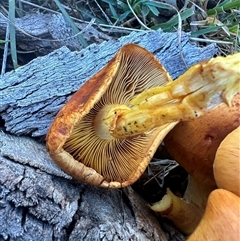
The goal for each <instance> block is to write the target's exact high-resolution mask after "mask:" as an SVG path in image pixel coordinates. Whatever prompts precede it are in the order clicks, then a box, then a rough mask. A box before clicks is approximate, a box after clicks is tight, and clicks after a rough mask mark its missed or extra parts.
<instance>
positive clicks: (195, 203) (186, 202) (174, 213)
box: [150, 176, 212, 235]
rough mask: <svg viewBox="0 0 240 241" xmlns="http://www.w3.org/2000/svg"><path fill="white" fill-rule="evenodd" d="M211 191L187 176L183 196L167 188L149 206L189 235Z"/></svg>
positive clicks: (200, 216) (202, 211)
mask: <svg viewBox="0 0 240 241" xmlns="http://www.w3.org/2000/svg"><path fill="white" fill-rule="evenodd" d="M211 191H212V188H211V187H208V186H205V185H203V184H202V183H199V182H197V181H196V180H195V179H194V178H193V177H191V176H189V178H188V186H187V189H186V191H185V193H184V196H183V197H179V196H176V195H175V194H174V193H172V192H171V190H170V189H167V193H166V194H165V195H164V196H163V198H162V199H161V200H160V201H158V202H156V203H153V204H152V205H150V208H151V209H152V210H153V211H154V212H155V213H157V214H158V215H160V216H163V217H166V218H167V219H169V220H171V221H172V222H173V223H174V225H175V226H176V227H177V228H178V229H179V230H180V231H181V232H183V233H184V234H188V235H189V234H191V233H192V232H193V231H194V230H195V229H196V227H197V226H198V224H199V222H200V220H201V218H202V216H203V213H204V210H205V208H206V202H207V198H208V196H209V194H210V193H211Z"/></svg>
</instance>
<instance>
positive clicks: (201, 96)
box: [99, 53, 240, 139]
mask: <svg viewBox="0 0 240 241" xmlns="http://www.w3.org/2000/svg"><path fill="white" fill-rule="evenodd" d="M239 61H240V53H237V54H234V55H231V56H227V57H225V58H224V57H217V58H213V59H210V60H209V61H205V62H200V63H199V64H196V65H194V66H192V67H191V68H190V69H189V70H188V71H187V72H185V73H184V74H183V75H182V76H180V77H179V78H178V79H177V80H175V81H171V82H169V83H167V84H166V85H164V86H159V87H153V88H150V89H148V90H146V91H144V92H143V93H141V94H139V95H137V96H136V97H134V98H133V99H132V100H131V102H130V104H131V106H130V107H127V106H124V105H122V106H121V107H120V106H117V107H116V106H112V108H109V109H108V111H107V114H106V116H105V117H103V118H102V120H103V123H99V125H105V126H106V128H107V129H108V131H109V132H110V135H112V136H114V137H115V138H119V139H122V138H127V137H130V136H136V135H140V134H143V133H145V132H146V131H150V130H152V129H153V128H155V127H158V126H161V125H164V124H166V123H171V122H174V121H181V120H189V119H193V118H196V117H199V116H201V115H203V114H204V113H206V112H207V111H208V110H210V109H212V108H214V107H216V106H217V105H219V104H220V103H222V102H225V103H227V104H228V105H229V106H231V101H232V99H233V97H234V95H235V94H236V93H237V92H239V81H240V69H239Z"/></svg>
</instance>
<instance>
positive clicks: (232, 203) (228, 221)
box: [187, 189, 240, 241]
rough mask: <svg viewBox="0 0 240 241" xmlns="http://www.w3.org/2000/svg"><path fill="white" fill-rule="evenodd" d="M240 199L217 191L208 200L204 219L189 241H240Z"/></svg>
mask: <svg viewBox="0 0 240 241" xmlns="http://www.w3.org/2000/svg"><path fill="white" fill-rule="evenodd" d="M239 220H240V197H239V196H237V195H235V194H233V193H232V192H229V191H227V190H224V189H216V190H214V191H212V192H211V194H210V195H209V198H208V202H207V207H206V210H205V213H204V215H203V218H202V220H201V222H200V223H199V225H198V226H197V228H196V230H195V231H194V232H193V233H192V234H191V235H190V237H189V238H188V239H187V241H199V240H208V241H239V237H240V236H239V235H240V234H239Z"/></svg>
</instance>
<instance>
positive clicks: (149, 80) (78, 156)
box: [47, 44, 176, 187]
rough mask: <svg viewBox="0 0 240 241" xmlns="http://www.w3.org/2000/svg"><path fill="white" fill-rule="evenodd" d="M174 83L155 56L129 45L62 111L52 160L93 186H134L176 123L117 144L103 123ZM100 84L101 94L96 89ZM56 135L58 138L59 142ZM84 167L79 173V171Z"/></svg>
mask: <svg viewBox="0 0 240 241" xmlns="http://www.w3.org/2000/svg"><path fill="white" fill-rule="evenodd" d="M168 81H172V79H171V77H170V76H169V74H168V73H167V71H166V70H165V68H164V67H163V66H162V65H161V64H160V63H159V62H158V60H157V59H156V58H155V57H154V56H153V55H152V54H151V53H149V52H148V51H147V50H145V49H143V48H141V47H139V46H137V45H134V44H128V45H125V46H124V47H122V48H121V49H120V50H119V52H118V53H117V54H116V56H115V57H114V58H113V59H112V60H111V61H110V62H109V63H108V65H107V66H105V68H103V69H102V70H101V71H100V72H98V73H97V74H96V75H95V76H93V77H92V78H91V79H90V80H89V81H88V82H86V84H85V85H83V86H82V87H81V88H80V89H79V90H78V91H77V92H76V93H75V94H74V95H73V97H72V98H71V99H70V100H69V102H68V103H67V104H66V105H65V106H64V107H63V109H62V110H60V112H59V113H58V115H57V117H56V119H55V121H54V122H53V124H52V126H51V128H50V130H49V132H48V136H47V147H48V149H49V152H50V155H51V156H52V158H53V159H54V160H55V161H56V162H57V163H58V164H59V165H60V167H62V169H63V170H64V171H66V172H67V173H69V174H70V175H72V176H73V177H75V178H77V179H80V180H82V181H85V182H88V183H90V184H93V185H101V186H104V187H123V186H126V185H130V184H132V183H133V182H134V181H136V180H137V179H138V178H139V176H140V175H141V174H142V173H143V171H144V170H145V169H146V167H147V165H148V163H149V162H150V160H151V158H152V156H153V154H154V153H155V150H156V149H157V147H158V145H159V143H160V142H161V141H162V139H163V138H164V137H165V135H166V134H167V133H168V131H169V130H170V129H172V128H173V127H174V126H175V124H176V123H175V122H174V123H171V124H166V125H164V126H161V127H158V128H155V129H153V130H151V131H149V132H146V133H143V134H141V135H138V136H134V137H129V138H124V139H117V138H114V137H113V136H111V135H110V134H109V130H108V127H107V126H106V125H104V121H103V120H105V119H106V118H107V113H108V111H111V110H112V109H114V108H118V109H121V108H130V107H131V104H130V102H131V100H132V99H133V98H134V97H135V96H136V95H138V94H140V93H142V92H143V91H145V90H146V89H149V88H152V87H156V86H159V85H163V84H165V83H166V82H168ZM91 82H92V84H91ZM88 85H91V89H90V88H89V86H88ZM96 85H98V87H97V88H98V89H97V90H93V88H96ZM89 92H91V93H89ZM96 96H97V97H96ZM60 135H61V137H60ZM54 136H55V137H57V138H54V140H53V137H54ZM54 142H55V143H54ZM56 142H58V143H56ZM63 156H64V158H63ZM75 161H77V163H76V162H75ZM67 162H69V163H67ZM70 162H71V163H72V164H70ZM81 164H83V165H81ZM79 165H80V166H81V168H80V170H79V171H77V170H76V168H75V167H77V166H78V167H79ZM73 166H74V167H73ZM92 170H95V172H92ZM100 177H102V178H100ZM94 178H95V180H94Z"/></svg>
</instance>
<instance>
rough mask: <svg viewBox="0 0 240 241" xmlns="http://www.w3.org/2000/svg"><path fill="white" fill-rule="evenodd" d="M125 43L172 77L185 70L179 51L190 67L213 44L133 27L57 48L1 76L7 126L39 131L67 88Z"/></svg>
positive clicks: (213, 50) (50, 118) (206, 56)
mask: <svg viewBox="0 0 240 241" xmlns="http://www.w3.org/2000/svg"><path fill="white" fill-rule="evenodd" d="M179 37H181V40H182V41H181V49H180V47H179ZM130 42H133V43H136V44H139V45H141V46H143V47H145V48H146V49H148V50H149V51H150V52H152V53H153V54H154V55H155V56H156V57H157V58H158V59H159V60H160V61H161V62H162V64H163V65H164V66H165V68H166V69H167V70H168V72H169V73H170V74H171V76H172V77H173V78H176V77H178V76H179V75H180V74H182V73H183V72H185V71H186V66H185V65H184V62H183V59H182V56H183V57H184V61H185V62H186V64H187V65H188V66H191V65H193V64H194V63H196V62H199V61H200V60H203V59H209V58H211V57H212V56H213V55H214V54H215V53H216V47H215V45H209V46H207V47H205V48H199V47H196V46H195V45H193V44H191V43H190V41H189V36H188V35H187V34H184V33H182V34H181V36H179V35H178V34H177V33H163V32H161V31H150V32H140V33H136V32H134V33H132V34H130V35H128V36H126V37H122V38H120V39H119V40H118V41H114V40H110V41H108V42H103V43H102V44H100V45H96V44H92V45H90V46H89V47H88V48H85V49H83V50H81V51H79V52H77V51H76V52H71V51H70V50H69V49H67V48H66V47H62V48H60V49H58V50H56V51H54V52H52V53H50V54H49V55H46V56H44V57H41V58H37V59H35V60H33V61H32V62H31V63H29V64H27V65H25V66H23V67H20V68H18V69H17V70H16V71H12V72H9V73H6V74H5V75H4V76H3V77H0V90H1V91H0V99H1V101H2V103H1V106H0V114H1V116H2V118H3V119H4V120H5V126H6V129H7V131H10V132H11V133H13V134H17V135H19V134H32V136H44V135H45V134H46V132H47V130H48V128H49V125H50V123H51V122H52V121H53V119H54V117H55V115H56V113H57V112H58V111H59V109H60V108H61V107H62V106H63V104H64V103H65V102H66V100H67V99H68V98H69V97H70V96H71V95H72V93H73V92H75V91H76V90H77V89H78V88H79V87H80V86H81V85H82V84H83V83H84V82H86V81H87V80H88V79H89V78H90V77H91V76H92V75H94V74H95V73H96V72H97V71H99V70H100V69H101V68H102V67H103V66H104V65H105V64H106V63H107V62H108V61H109V60H110V59H111V58H112V57H113V55H114V54H115V53H116V52H117V51H118V49H119V48H120V47H121V46H123V45H124V44H126V43H130ZM180 51H181V53H182V56H181V54H180Z"/></svg>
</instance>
